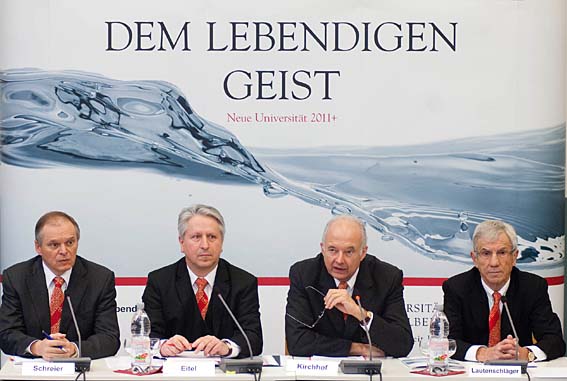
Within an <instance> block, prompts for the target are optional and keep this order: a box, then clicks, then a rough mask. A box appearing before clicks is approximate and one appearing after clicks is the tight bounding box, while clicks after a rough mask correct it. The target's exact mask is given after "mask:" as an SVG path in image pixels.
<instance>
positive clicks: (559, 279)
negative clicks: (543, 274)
mask: <svg viewBox="0 0 567 381" xmlns="http://www.w3.org/2000/svg"><path fill="white" fill-rule="evenodd" d="M545 280H546V281H547V284H548V285H550V286H557V285H559V284H563V283H565V276H552V277H549V278H545Z"/></svg>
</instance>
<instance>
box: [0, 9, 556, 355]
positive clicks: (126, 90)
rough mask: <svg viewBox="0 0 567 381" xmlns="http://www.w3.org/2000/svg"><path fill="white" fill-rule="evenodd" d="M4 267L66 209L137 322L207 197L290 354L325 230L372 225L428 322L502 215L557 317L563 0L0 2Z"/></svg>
mask: <svg viewBox="0 0 567 381" xmlns="http://www.w3.org/2000/svg"><path fill="white" fill-rule="evenodd" d="M1 15H2V16H0V18H1V20H2V33H1V34H0V70H1V73H0V80H1V82H0V86H1V96H2V103H1V115H0V116H1V126H0V133H1V136H2V151H1V154H2V156H1V158H2V162H1V166H0V181H1V184H2V185H1V188H0V191H1V193H0V195H1V196H0V197H1V209H0V271H1V270H2V269H4V268H6V267H8V266H10V265H12V264H14V263H17V262H20V261H22V260H25V259H27V258H29V257H31V256H33V255H34V254H35V253H34V250H33V226H34V224H35V222H36V220H37V218H39V216H40V215H41V214H43V213H45V212H47V211H49V210H63V211H66V212H67V213H69V214H71V215H72V216H74V217H75V218H76V219H77V221H78V222H79V224H80V226H81V232H82V234H81V242H80V248H79V254H80V255H83V256H85V257H86V258H89V259H91V260H93V261H96V262H99V263H101V264H103V265H105V266H107V267H109V268H111V269H112V270H114V271H115V273H116V275H117V284H118V285H119V289H118V293H119V317H120V320H121V324H122V328H123V332H122V335H124V334H128V331H127V329H128V325H127V321H128V320H129V318H130V316H131V313H132V307H133V306H134V305H135V302H136V301H137V300H138V299H139V298H140V296H141V292H142V290H143V286H144V284H145V276H146V275H147V273H148V272H149V271H151V270H153V269H156V268H159V267H162V266H165V265H167V264H170V263H172V262H174V261H176V260H177V259H178V258H180V255H181V254H180V251H179V245H178V242H177V230H176V219H177V214H178V212H179V211H180V210H181V208H182V207H185V206H188V205H190V204H193V203H205V204H210V205H213V206H215V207H217V208H218V209H219V210H220V211H221V212H222V213H223V215H224V217H225V219H226V221H227V233H226V238H225V242H224V251H223V254H222V255H223V257H224V258H226V259H227V260H229V261H230V262H232V263H233V264H235V265H238V266H240V267H242V268H244V269H246V270H248V271H250V272H252V273H253V274H255V275H256V276H258V277H259V279H260V285H261V290H260V296H261V304H262V321H263V325H264V331H265V340H264V341H265V347H264V349H265V352H266V353H270V352H282V351H283V343H284V339H283V314H284V308H285V296H286V292H287V284H288V283H287V274H288V269H289V267H290V265H291V264H293V263H294V262H296V261H298V260H301V259H304V258H307V257H311V256H314V255H316V254H317V252H318V250H319V242H320V240H321V234H322V231H323V228H324V225H325V223H326V221H327V220H328V219H329V218H331V216H332V215H334V214H342V213H348V214H353V215H356V216H358V217H360V218H361V219H363V220H364V221H365V222H366V224H367V229H368V234H369V240H368V243H369V252H370V253H372V254H374V255H376V256H378V257H379V258H381V259H382V260H385V261H387V262H390V263H392V264H394V265H396V266H398V267H399V268H401V269H402V270H403V271H404V276H405V281H404V284H405V285H406V291H405V298H406V303H407V310H408V315H409V316H410V320H411V322H412V327H413V328H414V334H415V336H416V337H419V336H422V335H423V334H425V333H426V329H425V328H426V327H427V325H428V318H429V316H430V315H431V313H432V311H433V303H434V302H442V292H441V290H440V287H439V286H440V285H441V283H442V281H443V280H444V279H446V278H447V277H449V276H451V275H454V274H456V273H459V272H462V271H465V270H467V269H468V268H470V267H471V266H472V261H471V259H470V255H469V253H470V251H471V248H472V241H471V234H472V231H473V230H474V228H475V226H476V225H477V224H478V223H479V222H481V221H483V220H485V219H502V220H505V221H507V222H509V223H511V224H512V225H514V227H515V228H516V230H517V232H518V236H519V249H520V256H519V260H518V266H519V267H520V268H521V269H523V270H527V271H532V272H535V273H537V274H539V275H541V276H543V277H545V278H547V279H548V283H549V284H550V285H551V286H552V287H551V294H552V299H553V303H554V309H555V311H556V312H557V313H558V314H559V315H560V316H562V312H563V283H564V275H563V274H564V252H565V250H564V244H563V242H564V230H565V229H564V197H565V175H564V173H565V169H564V168H565V67H566V65H565V53H566V52H565V46H566V33H565V17H566V8H565V2H564V1H561V0H545V1H535V0H523V1H518V0H509V1H508V0H506V1H505V0H502V1H497V2H488V3H487V2H481V3H479V2H476V1H468V0H459V1H448V0H434V1H428V2H423V1H419V0H403V1H399V0H396V1H393V0H380V1H357V2H339V1H313V2H309V3H305V2H302V1H296V0H292V1H287V2H266V1H258V0H244V1H239V2H229V1H209V2H186V1H173V0H166V1H161V2H158V3H156V2H154V1H146V0H144V1H133V0H126V1H107V0H101V1H98V2H93V3H84V2H76V1H70V0H59V1H50V2H46V1H40V0H27V1H15V0H9V1H4V2H3V3H2V5H1Z"/></svg>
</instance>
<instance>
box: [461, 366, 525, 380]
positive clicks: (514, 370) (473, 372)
mask: <svg viewBox="0 0 567 381" xmlns="http://www.w3.org/2000/svg"><path fill="white" fill-rule="evenodd" d="M469 376H471V377H491V378H496V377H502V378H511V377H522V367H520V366H515V365H514V366H510V365H483V364H474V365H471V366H470V368H469Z"/></svg>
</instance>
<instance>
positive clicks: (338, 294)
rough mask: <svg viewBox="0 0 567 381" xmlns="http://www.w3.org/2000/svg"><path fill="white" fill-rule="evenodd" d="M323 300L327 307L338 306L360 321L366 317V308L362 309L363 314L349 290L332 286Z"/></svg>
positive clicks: (340, 309)
mask: <svg viewBox="0 0 567 381" xmlns="http://www.w3.org/2000/svg"><path fill="white" fill-rule="evenodd" d="M323 300H324V301H325V308H326V309H328V310H330V309H332V308H335V307H336V308H337V309H338V310H339V311H341V312H342V313H345V314H347V315H352V316H354V317H355V318H356V319H357V320H359V321H361V320H364V318H365V317H366V311H364V309H363V311H362V313H363V315H362V316H361V314H360V308H359V307H358V304H357V303H356V302H355V301H354V299H353V298H351V296H350V295H349V294H348V291H347V290H339V289H335V288H332V289H330V290H329V291H328V292H327V295H325V298H324V299H323ZM367 352H368V351H367Z"/></svg>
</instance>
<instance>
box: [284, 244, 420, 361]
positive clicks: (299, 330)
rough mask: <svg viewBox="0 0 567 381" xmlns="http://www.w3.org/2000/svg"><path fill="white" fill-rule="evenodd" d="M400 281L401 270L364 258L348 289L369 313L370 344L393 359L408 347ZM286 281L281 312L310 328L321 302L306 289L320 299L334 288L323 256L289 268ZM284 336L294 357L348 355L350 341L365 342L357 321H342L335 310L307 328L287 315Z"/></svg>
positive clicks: (409, 335)
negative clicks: (288, 285)
mask: <svg viewBox="0 0 567 381" xmlns="http://www.w3.org/2000/svg"><path fill="white" fill-rule="evenodd" d="M402 278H403V274H402V271H401V270H399V269H398V268H396V267H394V266H392V265H390V264H388V263H386V262H382V261H380V260H379V259H378V258H376V257H374V256H372V255H369V254H368V255H366V257H365V258H364V259H363V260H362V262H361V263H360V270H359V272H358V276H357V278H356V283H355V285H354V290H353V296H354V295H360V301H361V303H362V306H363V307H364V308H365V309H366V310H368V311H372V312H373V313H374V318H373V320H372V325H371V326H370V337H371V338H372V344H374V345H375V346H377V347H378V348H380V349H382V350H383V351H384V352H386V355H388V356H395V357H402V356H406V355H407V354H408V353H409V352H410V351H411V349H412V346H413V336H412V332H411V328H410V324H409V321H408V317H407V314H406V310H405V304H404V296H403V291H404V288H403V286H402ZM289 279H290V288H289V292H288V295H287V306H286V312H287V313H288V314H290V315H292V316H294V317H295V318H297V319H299V320H301V321H302V322H304V323H307V324H311V323H313V322H314V321H315V320H316V318H317V316H318V315H319V313H320V312H321V311H322V310H323V308H324V304H323V297H322V296H321V295H319V294H318V293H316V292H313V291H311V290H306V289H305V287H306V286H313V287H315V288H316V289H318V290H319V291H322V292H323V293H324V294H326V293H327V291H328V290H329V289H331V288H336V285H335V281H334V279H333V278H332V277H331V275H330V274H329V273H328V272H327V269H326V268H325V264H324V262H323V255H322V254H319V255H317V256H316V257H315V258H310V259H306V260H303V261H300V262H298V263H296V264H294V265H293V266H292V267H291V269H290V270H289ZM285 333H286V340H287V347H288V351H289V353H290V354H291V355H294V356H311V355H315V354H317V355H324V356H347V355H348V353H349V350H350V346H351V344H352V342H360V343H368V340H367V338H366V334H365V332H364V330H363V329H362V328H361V326H360V324H359V322H358V320H357V319H356V318H354V317H353V316H350V315H349V316H348V318H347V320H346V322H345V321H344V319H343V313H342V312H340V311H339V310H338V309H336V308H333V309H332V310H327V311H326V312H325V314H324V315H323V318H322V319H321V320H320V321H319V323H317V325H316V326H315V327H314V328H312V329H310V328H307V327H305V326H304V325H302V324H300V323H297V322H296V321H295V320H293V319H291V318H290V317H289V316H287V315H286V319H285Z"/></svg>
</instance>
